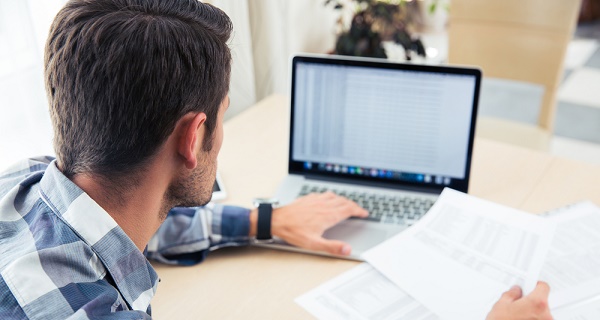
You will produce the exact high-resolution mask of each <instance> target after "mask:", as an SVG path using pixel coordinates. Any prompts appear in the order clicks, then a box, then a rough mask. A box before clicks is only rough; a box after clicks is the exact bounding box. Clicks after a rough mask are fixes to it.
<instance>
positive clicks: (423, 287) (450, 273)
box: [363, 189, 555, 319]
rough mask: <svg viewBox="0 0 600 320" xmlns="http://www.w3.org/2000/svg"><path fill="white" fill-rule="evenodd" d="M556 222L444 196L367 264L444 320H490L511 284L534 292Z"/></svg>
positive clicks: (471, 199)
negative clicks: (501, 297)
mask: <svg viewBox="0 0 600 320" xmlns="http://www.w3.org/2000/svg"><path fill="white" fill-rule="evenodd" d="M554 224H555V222H554V221H552V219H547V218H544V217H540V216H536V215H532V214H528V213H524V212H522V211H519V210H515V209H512V208H508V207H505V206H502V205H498V204H494V203H492V202H488V201H485V200H481V199H478V198H475V197H473V196H469V195H466V194H463V193H460V192H458V191H454V190H451V189H445V190H444V191H443V192H442V194H441V195H440V197H439V198H438V200H437V201H436V203H435V205H434V206H433V207H432V208H431V209H430V211H429V212H428V213H427V214H426V215H425V216H424V217H423V218H422V219H421V220H420V221H419V222H418V223H416V224H415V225H414V226H412V227H411V228H409V229H407V230H406V231H404V232H402V233H400V234H399V235H397V236H395V237H393V238H391V239H389V240H387V241H386V242H384V243H382V244H380V245H379V246H377V247H375V248H373V249H371V250H369V251H367V252H366V253H365V254H364V255H363V257H364V258H365V259H366V260H367V262H369V263H370V264H371V265H372V266H373V267H375V268H376V269H377V270H378V271H380V272H381V273H382V274H383V275H384V276H386V277H387V278H389V279H390V280H391V281H392V282H393V283H395V284H396V285H398V286H399V287H400V288H401V289H402V290H404V291H406V293H408V294H409V295H410V296H412V297H413V298H415V299H416V300H417V301H419V302H420V303H422V304H423V305H424V306H425V307H426V308H428V309H429V310H431V311H432V312H433V313H435V314H436V315H438V316H439V317H440V318H442V319H485V316H486V315H487V313H488V312H489V311H490V309H491V308H492V306H493V304H494V303H495V302H496V301H497V300H498V298H499V297H500V295H501V294H502V293H503V292H504V291H506V290H508V289H509V288H510V287H511V286H513V285H519V286H521V287H522V288H523V291H524V294H528V293H529V292H531V291H532V290H533V288H534V287H535V285H536V283H537V280H538V277H539V274H540V271H541V269H542V265H543V263H544V260H545V258H546V254H547V253H548V250H549V248H550V243H551V241H552V236H553V235H554V229H555V225H554Z"/></svg>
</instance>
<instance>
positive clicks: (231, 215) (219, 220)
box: [146, 203, 250, 265]
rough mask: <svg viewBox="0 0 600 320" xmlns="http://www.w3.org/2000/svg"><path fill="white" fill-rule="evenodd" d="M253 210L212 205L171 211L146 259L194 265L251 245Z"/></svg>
mask: <svg viewBox="0 0 600 320" xmlns="http://www.w3.org/2000/svg"><path fill="white" fill-rule="evenodd" d="M249 230H250V210H249V209H246V208H241V207H235V206H224V205H219V204H213V203H210V204H208V205H206V206H204V207H193V208H184V207H177V208H173V209H171V211H169V214H168V215H167V218H166V220H165V221H164V222H163V224H162V225H161V226H160V228H159V229H158V231H157V232H156V234H155V235H154V236H153V237H152V239H150V242H149V243H148V248H147V251H146V256H147V257H148V258H149V259H153V260H156V261H159V262H162V263H167V264H178V265H194V264H197V263H200V262H202V261H203V260H204V258H205V257H206V255H207V254H208V252H209V251H212V250H216V249H218V248H221V247H229V246H241V245H246V244H248V241H249V238H248V232H249Z"/></svg>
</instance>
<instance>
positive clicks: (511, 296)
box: [500, 286, 523, 302]
mask: <svg viewBox="0 0 600 320" xmlns="http://www.w3.org/2000/svg"><path fill="white" fill-rule="evenodd" d="M522 296H523V291H522V290H521V288H520V287H519V286H513V287H512V288H510V290H508V291H506V292H505V293H503V294H502V297H500V300H503V301H507V302H512V301H515V300H517V299H520V298H521V297H522Z"/></svg>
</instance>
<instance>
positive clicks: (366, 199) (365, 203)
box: [298, 185, 434, 225]
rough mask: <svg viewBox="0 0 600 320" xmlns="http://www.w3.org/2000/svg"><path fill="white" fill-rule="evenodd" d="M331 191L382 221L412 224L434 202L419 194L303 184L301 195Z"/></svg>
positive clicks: (370, 216)
mask: <svg viewBox="0 0 600 320" xmlns="http://www.w3.org/2000/svg"><path fill="white" fill-rule="evenodd" d="M326 191H331V192H333V193H335V194H337V195H339V196H342V197H345V198H348V199H350V200H352V201H354V202H356V203H357V204H358V205H359V206H361V207H363V208H364V209H366V210H367V211H369V216H368V217H366V218H354V219H365V220H370V221H376V222H381V223H392V224H401V225H412V224H413V223H415V222H416V221H417V220H419V219H420V218H421V217H422V216H423V215H424V214H425V213H427V211H428V210H429V208H431V206H432V205H433V203H434V200H432V199H431V198H426V197H418V196H412V195H411V196H389V195H381V194H375V193H366V192H356V191H348V190H336V189H331V188H325V187H323V186H317V185H303V186H302V189H301V190H300V193H299V194H298V196H299V197H301V196H304V195H307V194H309V193H323V192H326Z"/></svg>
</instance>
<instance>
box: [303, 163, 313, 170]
mask: <svg viewBox="0 0 600 320" xmlns="http://www.w3.org/2000/svg"><path fill="white" fill-rule="evenodd" d="M304 168H305V169H312V163H311V162H308V161H306V162H305V163H304Z"/></svg>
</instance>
